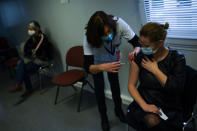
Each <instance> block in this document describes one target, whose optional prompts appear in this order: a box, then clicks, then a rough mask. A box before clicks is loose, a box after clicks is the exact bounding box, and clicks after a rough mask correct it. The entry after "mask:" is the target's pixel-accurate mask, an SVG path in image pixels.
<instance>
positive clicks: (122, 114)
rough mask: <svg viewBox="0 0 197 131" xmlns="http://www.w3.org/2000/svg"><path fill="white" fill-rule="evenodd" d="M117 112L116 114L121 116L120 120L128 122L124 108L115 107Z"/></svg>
mask: <svg viewBox="0 0 197 131" xmlns="http://www.w3.org/2000/svg"><path fill="white" fill-rule="evenodd" d="M115 114H116V116H117V117H118V118H119V120H120V121H121V122H123V123H127V121H126V117H125V115H124V113H123V111H122V109H118V110H117V109H115Z"/></svg>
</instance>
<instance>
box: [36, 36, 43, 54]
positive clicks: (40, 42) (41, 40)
mask: <svg viewBox="0 0 197 131" xmlns="http://www.w3.org/2000/svg"><path fill="white" fill-rule="evenodd" d="M43 40H44V35H43V34H41V38H40V41H39V43H38V45H37V46H36V48H35V49H34V51H35V52H36V51H37V50H38V48H39V47H40V45H41V44H42V42H43Z"/></svg>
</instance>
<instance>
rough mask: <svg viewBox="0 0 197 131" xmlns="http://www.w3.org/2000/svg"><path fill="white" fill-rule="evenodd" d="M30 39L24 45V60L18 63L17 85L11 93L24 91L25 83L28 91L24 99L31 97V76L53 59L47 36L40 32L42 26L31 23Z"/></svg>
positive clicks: (29, 29) (29, 27) (29, 28)
mask: <svg viewBox="0 0 197 131" xmlns="http://www.w3.org/2000/svg"><path fill="white" fill-rule="evenodd" d="M28 34H29V36H30V38H29V39H28V40H27V42H26V43H25V45H24V51H23V53H24V54H23V56H21V57H22V59H21V60H20V61H19V62H18V64H17V68H16V84H15V86H14V88H12V89H11V92H16V91H19V90H21V89H22V86H21V85H22V83H23V82H24V83H25V88H26V91H25V93H24V94H22V97H25V96H29V95H30V94H31V93H32V92H33V90H32V85H31V81H30V76H29V75H30V74H32V73H34V72H36V71H37V70H38V69H39V67H40V66H42V65H44V64H46V63H47V61H48V60H50V59H51V56H50V43H49V41H48V40H47V38H46V36H45V35H44V34H43V33H42V31H41V30H40V25H39V23H38V22H36V21H31V22H30V24H29V26H28Z"/></svg>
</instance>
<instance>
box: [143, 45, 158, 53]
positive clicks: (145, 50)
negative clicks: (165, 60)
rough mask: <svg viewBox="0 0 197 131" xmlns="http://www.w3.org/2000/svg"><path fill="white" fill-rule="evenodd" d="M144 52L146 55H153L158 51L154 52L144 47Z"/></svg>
mask: <svg viewBox="0 0 197 131" xmlns="http://www.w3.org/2000/svg"><path fill="white" fill-rule="evenodd" d="M142 52H143V54H145V55H152V54H155V53H156V52H157V50H153V49H152V48H150V47H142Z"/></svg>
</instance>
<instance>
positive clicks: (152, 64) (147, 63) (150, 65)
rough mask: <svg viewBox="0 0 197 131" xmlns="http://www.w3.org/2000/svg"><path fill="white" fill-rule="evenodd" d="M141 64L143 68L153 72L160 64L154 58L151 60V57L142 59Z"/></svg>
mask: <svg viewBox="0 0 197 131" xmlns="http://www.w3.org/2000/svg"><path fill="white" fill-rule="evenodd" d="M141 64H142V67H143V68H145V69H146V70H148V71H150V72H152V73H153V74H154V72H155V71H156V70H157V69H158V64H157V62H156V61H155V60H154V59H151V60H150V59H149V58H147V57H145V58H144V59H142V62H141Z"/></svg>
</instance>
